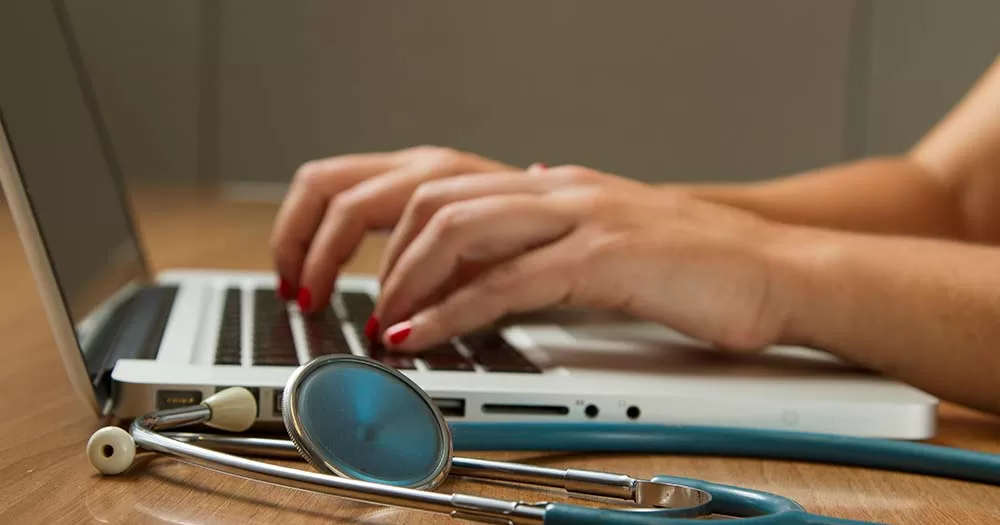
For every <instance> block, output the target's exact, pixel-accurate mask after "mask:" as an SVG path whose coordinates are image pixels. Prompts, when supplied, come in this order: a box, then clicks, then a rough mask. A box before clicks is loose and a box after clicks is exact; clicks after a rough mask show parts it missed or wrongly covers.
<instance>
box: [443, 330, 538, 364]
mask: <svg viewBox="0 0 1000 525" xmlns="http://www.w3.org/2000/svg"><path fill="white" fill-rule="evenodd" d="M461 340H462V343H463V344H465V347H466V348H468V349H469V351H471V352H472V354H473V356H474V357H475V360H476V362H478V363H479V364H480V365H481V366H482V367H483V368H485V369H486V370H488V371H490V372H514V373H524V374H540V373H542V371H541V369H540V368H538V367H537V366H535V365H534V364H533V363H532V362H531V361H528V359H527V358H525V357H524V356H522V355H521V354H520V352H518V351H517V349H516V348H514V347H513V346H511V345H510V344H509V343H508V342H507V341H506V340H504V338H503V336H502V335H501V334H500V333H499V332H496V331H488V332H481V333H476V334H470V335H467V336H465V337H462V338H461Z"/></svg>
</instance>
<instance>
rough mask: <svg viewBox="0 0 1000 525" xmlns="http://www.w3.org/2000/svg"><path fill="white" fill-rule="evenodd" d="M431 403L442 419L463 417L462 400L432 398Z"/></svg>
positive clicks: (463, 406) (463, 403) (463, 401)
mask: <svg viewBox="0 0 1000 525" xmlns="http://www.w3.org/2000/svg"><path fill="white" fill-rule="evenodd" d="M431 401H433V402H434V404H435V405H437V407H438V410H440V411H441V414H442V415H444V417H465V400H464V399H452V398H433V399H431Z"/></svg>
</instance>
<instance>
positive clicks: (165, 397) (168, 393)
mask: <svg viewBox="0 0 1000 525" xmlns="http://www.w3.org/2000/svg"><path fill="white" fill-rule="evenodd" d="M198 403H201V391H200V390H157V391H156V409H157V410H167V409H169V408H181V407H187V406H191V405H197V404H198Z"/></svg>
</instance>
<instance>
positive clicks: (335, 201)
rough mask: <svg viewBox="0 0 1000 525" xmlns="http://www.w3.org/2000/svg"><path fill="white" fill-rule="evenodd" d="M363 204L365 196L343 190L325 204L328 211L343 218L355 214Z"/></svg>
mask: <svg viewBox="0 0 1000 525" xmlns="http://www.w3.org/2000/svg"><path fill="white" fill-rule="evenodd" d="M364 205H365V198H364V197H362V196H361V195H360V194H359V193H357V192H354V191H345V192H343V193H340V194H338V195H336V196H334V197H333V198H332V199H330V204H329V206H327V211H328V212H329V213H332V214H335V215H337V216H339V217H342V218H344V219H348V218H350V217H353V216H356V215H357V214H358V213H359V211H360V210H362V209H363V207H364Z"/></svg>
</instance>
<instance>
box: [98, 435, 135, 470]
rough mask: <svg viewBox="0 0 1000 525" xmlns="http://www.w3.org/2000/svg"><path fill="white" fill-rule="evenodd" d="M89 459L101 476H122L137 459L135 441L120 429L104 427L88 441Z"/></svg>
mask: <svg viewBox="0 0 1000 525" xmlns="http://www.w3.org/2000/svg"><path fill="white" fill-rule="evenodd" d="M87 458H88V459H89V460H90V464H91V465H93V466H94V468H95V469H97V471H98V472H100V473H101V474H109V475H114V474H121V473H122V472H125V471H126V470H128V468H129V467H130V466H131V465H132V460H133V459H135V440H134V439H132V435H131V434H129V433H128V432H127V431H126V430H124V429H122V428H119V427H104V428H102V429H100V430H98V431H97V432H94V435H92V436H90V440H89V441H87Z"/></svg>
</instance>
